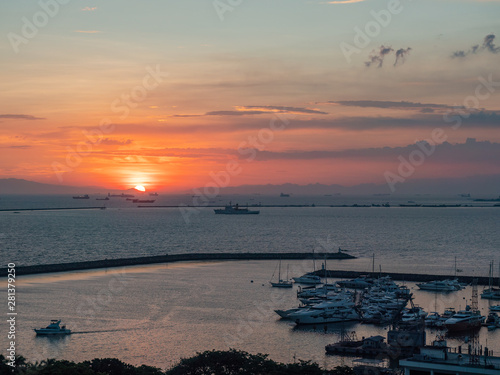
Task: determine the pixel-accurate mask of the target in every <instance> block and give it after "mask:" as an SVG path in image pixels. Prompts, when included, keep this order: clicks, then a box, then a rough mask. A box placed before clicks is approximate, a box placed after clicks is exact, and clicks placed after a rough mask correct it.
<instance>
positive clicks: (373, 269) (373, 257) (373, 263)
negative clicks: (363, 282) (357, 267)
mask: <svg viewBox="0 0 500 375" xmlns="http://www.w3.org/2000/svg"><path fill="white" fill-rule="evenodd" d="M372 273H375V253H373V256H372Z"/></svg>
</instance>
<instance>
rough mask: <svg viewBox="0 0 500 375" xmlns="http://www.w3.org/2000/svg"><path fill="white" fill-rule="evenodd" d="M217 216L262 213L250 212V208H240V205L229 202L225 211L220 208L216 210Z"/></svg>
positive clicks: (257, 212)
mask: <svg viewBox="0 0 500 375" xmlns="http://www.w3.org/2000/svg"><path fill="white" fill-rule="evenodd" d="M214 212H215V214H216V215H251V214H254V215H258V214H259V213H260V211H252V210H249V209H248V208H240V206H239V205H238V204H236V205H234V206H233V205H232V204H231V202H229V205H227V206H225V207H224V209H222V208H218V209H215V210H214Z"/></svg>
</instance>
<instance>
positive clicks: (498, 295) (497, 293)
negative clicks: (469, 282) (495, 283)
mask: <svg viewBox="0 0 500 375" xmlns="http://www.w3.org/2000/svg"><path fill="white" fill-rule="evenodd" d="M481 298H484V299H495V300H500V288H493V287H491V288H488V289H485V290H484V291H483V292H482V293H481Z"/></svg>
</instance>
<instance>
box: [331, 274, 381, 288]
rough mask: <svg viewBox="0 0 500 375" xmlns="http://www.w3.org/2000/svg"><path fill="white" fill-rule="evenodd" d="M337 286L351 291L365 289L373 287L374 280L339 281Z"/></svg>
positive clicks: (365, 278) (366, 278)
mask: <svg viewBox="0 0 500 375" xmlns="http://www.w3.org/2000/svg"><path fill="white" fill-rule="evenodd" d="M337 285H338V286H340V287H342V288H349V289H365V288H369V287H371V286H373V279H370V278H368V277H358V278H356V279H352V280H341V281H337Z"/></svg>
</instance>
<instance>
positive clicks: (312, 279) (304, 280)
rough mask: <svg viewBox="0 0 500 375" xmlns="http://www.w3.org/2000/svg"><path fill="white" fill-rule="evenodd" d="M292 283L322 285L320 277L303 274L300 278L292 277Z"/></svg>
mask: <svg viewBox="0 0 500 375" xmlns="http://www.w3.org/2000/svg"><path fill="white" fill-rule="evenodd" d="M293 281H295V282H296V283H300V284H311V285H317V284H321V283H323V282H322V281H321V277H319V276H317V275H310V274H305V275H302V276H300V277H293Z"/></svg>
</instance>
